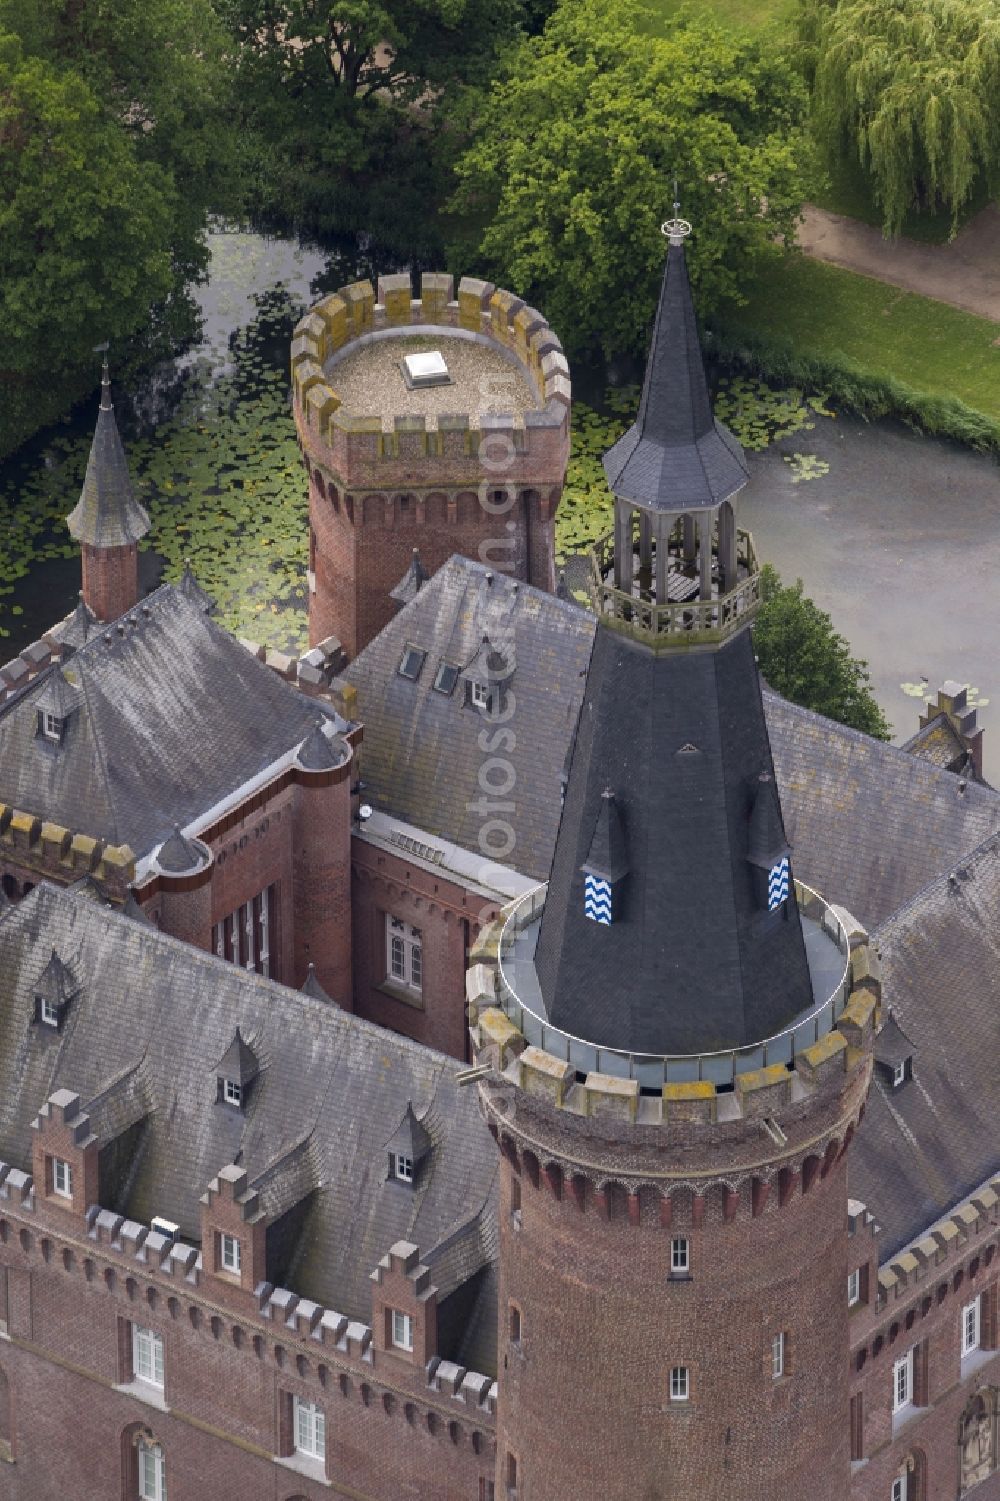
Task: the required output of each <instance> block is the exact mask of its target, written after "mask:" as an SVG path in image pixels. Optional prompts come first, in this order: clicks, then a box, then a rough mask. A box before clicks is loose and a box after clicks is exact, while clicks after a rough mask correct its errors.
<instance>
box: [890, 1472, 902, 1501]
mask: <svg viewBox="0 0 1000 1501" xmlns="http://www.w3.org/2000/svg"><path fill="white" fill-rule="evenodd" d="M890 1501H906V1476H905V1475H897V1476H896V1478H895V1480H894V1481H893V1482H892V1496H891V1498H890Z"/></svg>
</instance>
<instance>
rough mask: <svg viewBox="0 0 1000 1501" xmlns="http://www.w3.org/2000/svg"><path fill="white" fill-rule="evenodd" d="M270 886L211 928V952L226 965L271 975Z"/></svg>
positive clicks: (272, 896) (272, 902) (272, 899)
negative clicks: (236, 965)
mask: <svg viewBox="0 0 1000 1501" xmlns="http://www.w3.org/2000/svg"><path fill="white" fill-rule="evenodd" d="M275 892H276V887H275V886H274V885H271V886H267V887H265V889H264V890H263V891H261V892H258V894H257V895H256V896H255V897H251V899H250V901H248V902H244V903H243V905H242V906H240V907H237V909H236V911H235V912H231V913H230V914H229V916H228V917H225V918H223V920H222V921H221V922H217V923H216V924H215V926H214V927H213V929H212V952H213V953H214V954H216V955H217V956H218V957H219V958H220V959H228V961H229V963H230V964H238V965H240V966H241V968H243V969H248V970H255V971H256V972H257V974H259V975H270V974H271V935H272V929H273V926H274V911H275Z"/></svg>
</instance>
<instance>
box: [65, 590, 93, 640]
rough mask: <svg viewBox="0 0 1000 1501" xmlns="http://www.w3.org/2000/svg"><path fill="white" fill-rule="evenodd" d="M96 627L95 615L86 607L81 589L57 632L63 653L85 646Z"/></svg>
mask: <svg viewBox="0 0 1000 1501" xmlns="http://www.w3.org/2000/svg"><path fill="white" fill-rule="evenodd" d="M97 628H98V620H97V616H96V615H95V614H94V613H93V611H92V610H89V609H88V608H87V605H86V602H85V600H84V598H83V590H82V589H81V590H80V598H79V599H78V600H77V603H76V609H75V610H74V611H73V613H72V615H71V616H70V617H69V620H68V621H67V622H66V624H65V626H64V627H63V629H62V630H61V631H60V633H59V641H60V643H61V645H62V648H63V651H64V652H65V654H66V655H67V656H69V655H70V653H72V652H74V651H79V650H80V648H81V646H86V644H87V641H88V639H89V638H90V636H91V635H92V634H94V633H95V632H96V631H97Z"/></svg>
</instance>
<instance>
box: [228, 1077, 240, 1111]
mask: <svg viewBox="0 0 1000 1501" xmlns="http://www.w3.org/2000/svg"><path fill="white" fill-rule="evenodd" d="M225 1096H226V1104H227V1105H240V1104H242V1102H243V1086H242V1084H236V1083H234V1082H233V1080H232V1079H227V1080H226V1087H225Z"/></svg>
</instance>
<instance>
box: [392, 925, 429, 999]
mask: <svg viewBox="0 0 1000 1501" xmlns="http://www.w3.org/2000/svg"><path fill="white" fill-rule="evenodd" d="M385 936H386V954H385V965H386V973H387V975H388V977H389V979H390V980H395V982H396V983H397V984H398V985H405V986H406V988H407V989H408V990H412V991H415V992H416V994H418V995H419V994H420V990H421V987H422V986H423V981H424V956H423V943H422V939H421V934H420V929H419V928H413V927H411V926H410V924H409V923H406V922H403V919H402V918H401V917H393V916H392V915H391V913H388V912H387V913H386V916H385Z"/></svg>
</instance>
